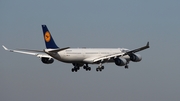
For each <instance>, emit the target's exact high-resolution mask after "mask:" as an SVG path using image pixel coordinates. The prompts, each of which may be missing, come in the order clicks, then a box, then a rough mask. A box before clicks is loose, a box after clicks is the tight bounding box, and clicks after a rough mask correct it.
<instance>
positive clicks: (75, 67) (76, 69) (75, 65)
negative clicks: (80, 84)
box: [71, 64, 80, 72]
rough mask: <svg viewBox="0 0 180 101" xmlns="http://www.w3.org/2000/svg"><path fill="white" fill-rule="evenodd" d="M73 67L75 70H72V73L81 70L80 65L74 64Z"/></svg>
mask: <svg viewBox="0 0 180 101" xmlns="http://www.w3.org/2000/svg"><path fill="white" fill-rule="evenodd" d="M73 66H74V68H72V69H71V71H72V72H77V71H78V70H79V69H80V67H79V65H78V64H73Z"/></svg>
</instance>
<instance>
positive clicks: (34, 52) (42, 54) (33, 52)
mask: <svg viewBox="0 0 180 101" xmlns="http://www.w3.org/2000/svg"><path fill="white" fill-rule="evenodd" d="M2 47H3V48H4V49H5V50H7V51H9V52H15V53H21V54H28V55H34V56H37V57H39V58H41V57H47V58H52V57H51V56H49V55H48V54H46V53H45V52H44V51H40V50H28V49H17V50H14V49H8V48H6V47H5V46H3V45H2Z"/></svg>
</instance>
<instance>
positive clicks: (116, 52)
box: [3, 25, 149, 72]
mask: <svg viewBox="0 0 180 101" xmlns="http://www.w3.org/2000/svg"><path fill="white" fill-rule="evenodd" d="M42 30H43V36H44V40H45V45H46V49H44V50H29V49H15V50H14V49H8V48H6V47H5V46H3V48H4V49H5V50H7V51H10V52H17V53H22V54H29V55H34V56H36V57H38V58H40V59H41V61H42V62H43V63H45V64H51V63H53V62H54V59H56V60H59V61H61V62H65V63H71V64H72V65H73V68H72V72H77V71H78V70H79V69H80V67H83V68H84V69H85V70H86V71H90V70H91V67H89V65H88V64H98V67H97V68H96V71H102V70H103V69H104V66H103V64H104V63H115V64H116V65H117V66H124V67H125V68H126V69H128V64H129V62H130V61H132V62H139V61H141V60H142V57H141V55H139V54H137V53H136V52H139V51H142V50H144V49H147V48H149V42H147V44H146V45H145V46H143V47H140V48H137V49H134V50H129V49H125V48H70V47H65V48H59V47H58V46H57V45H56V43H55V42H54V40H53V37H52V35H51V34H50V32H49V30H48V28H47V26H46V25H42Z"/></svg>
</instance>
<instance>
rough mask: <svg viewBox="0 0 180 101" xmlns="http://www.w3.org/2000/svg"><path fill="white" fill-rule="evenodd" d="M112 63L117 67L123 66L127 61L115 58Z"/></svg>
mask: <svg viewBox="0 0 180 101" xmlns="http://www.w3.org/2000/svg"><path fill="white" fill-rule="evenodd" d="M114 62H115V64H116V65H117V66H124V65H126V64H127V61H126V59H124V58H115V59H114Z"/></svg>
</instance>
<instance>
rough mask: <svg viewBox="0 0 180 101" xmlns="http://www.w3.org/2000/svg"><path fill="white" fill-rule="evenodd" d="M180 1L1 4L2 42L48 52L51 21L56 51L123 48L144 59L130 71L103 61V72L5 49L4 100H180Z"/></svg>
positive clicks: (0, 69)
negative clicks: (44, 30)
mask: <svg viewBox="0 0 180 101" xmlns="http://www.w3.org/2000/svg"><path fill="white" fill-rule="evenodd" d="M179 5H180V1H179V0H171V1H169V0H151V1H144V0H111V1H109V0H76V1H75V0H51V1H48V0H37V1H35V0H34V1H28V0H16V1H14V0H1V1H0V14H1V17H0V31H1V33H0V35H1V37H0V43H1V44H2V45H5V46H7V47H8V48H13V49H14V48H27V49H44V48H45V45H44V41H43V36H42V29H41V25H42V24H46V25H47V26H48V28H49V30H50V32H51V34H52V35H53V38H54V40H55V41H56V43H57V45H59V47H67V46H70V47H105V48H115V47H124V48H129V49H135V48H138V47H141V46H143V45H145V44H146V42H147V41H149V42H150V47H151V48H150V49H148V50H145V51H142V52H139V53H140V54H141V55H142V57H143V60H142V61H141V62H139V63H133V62H131V63H130V65H129V67H130V68H129V69H128V70H126V69H124V68H123V67H118V66H116V65H115V64H104V66H105V70H104V71H103V72H96V71H95V68H96V67H97V65H91V67H92V70H91V72H86V71H85V70H83V69H82V70H80V71H78V73H72V72H71V68H72V65H71V64H65V63H62V62H59V61H55V62H54V63H53V64H51V65H45V64H43V63H41V61H40V59H38V58H36V57H33V56H29V55H24V54H16V53H9V52H7V51H4V50H3V48H0V52H1V54H0V56H1V58H0V64H1V66H0V100H2V101H24V100H26V101H33V100H34V101H38V100H43V101H49V100H51V101H57V100H62V101H63V100H66V101H84V100H86V101H93V100H96V101H97V100H98V101H109V100H114V101H119V100H126V101H132V100H133V101H144V100H146V101H153V100H154V101H162V100H163V101H170V100H173V101H179V99H180V97H179V93H180V88H179V85H180V79H179V77H180V73H179V71H180V68H179V64H178V62H179V57H180V55H179V51H180V48H179V43H180V40H179V39H180V34H179V33H180V13H179V9H180V6H179Z"/></svg>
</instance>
